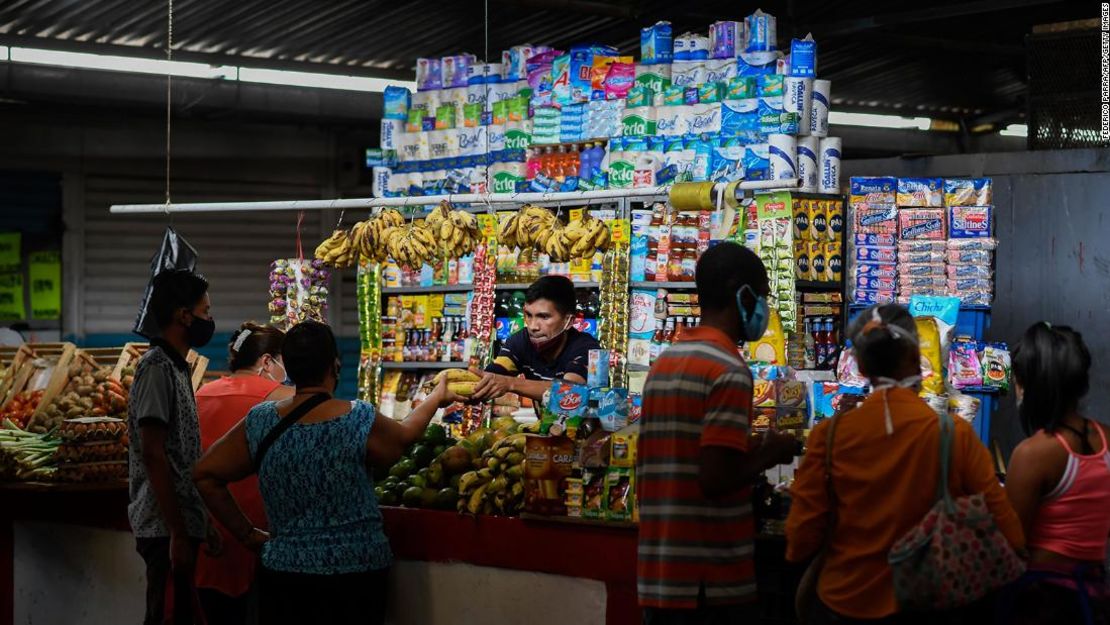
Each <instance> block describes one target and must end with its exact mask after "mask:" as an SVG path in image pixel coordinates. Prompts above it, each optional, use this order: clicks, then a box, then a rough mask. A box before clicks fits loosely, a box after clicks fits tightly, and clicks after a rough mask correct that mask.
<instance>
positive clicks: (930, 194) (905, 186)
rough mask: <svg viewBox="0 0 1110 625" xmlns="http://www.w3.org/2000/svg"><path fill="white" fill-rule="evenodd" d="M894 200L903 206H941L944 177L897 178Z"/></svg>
mask: <svg viewBox="0 0 1110 625" xmlns="http://www.w3.org/2000/svg"><path fill="white" fill-rule="evenodd" d="M896 202H897V204H898V206H905V207H921V208H942V207H943V206H944V179H943V178H899V179H898V193H897V197H896Z"/></svg>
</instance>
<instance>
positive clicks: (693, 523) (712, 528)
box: [636, 243, 798, 625]
mask: <svg viewBox="0 0 1110 625" xmlns="http://www.w3.org/2000/svg"><path fill="white" fill-rule="evenodd" d="M695 280H696V282H697V289H698V303H699V304H700V306H701V313H702V316H701V325H700V326H699V327H697V328H693V329H689V330H685V331H684V332H683V333H682V336H681V337H680V338H679V340H678V342H676V343H675V344H674V345H672V346H671V347H670V348H668V349H667V350H666V351H665V352H663V354H662V356H660V357H659V358H658V359H657V360H656V361H655V363H654V364H653V365H652V368H651V372H650V373H649V374H648V379H647V382H646V384H645V386H644V393H643V406H644V408H643V417H642V418H641V421H640V442H639V448H638V454H637V463H638V470H637V474H636V475H637V480H638V481H637V486H636V488H637V493H638V495H639V500H640V540H639V564H638V570H637V573H638V575H637V577H638V591H639V597H640V605H641V606H642V607H643V609H644V623H645V624H647V625H656V624H663V625H667V624H672V623H674V624H678V623H682V624H693V623H707V624H708V623H746V622H757V621H758V620H759V614H758V610H757V609H756V604H755V601H756V593H755V562H754V560H753V549H752V540H753V538H754V536H755V525H754V521H753V518H752V502H751V484H752V482H753V481H754V479H755V478H756V477H757V476H758V475H759V474H760V473H762V472H763V471H765V470H767V469H769V468H771V467H773V466H775V465H778V464H787V463H789V462H791V461H792V460H793V457H794V453H795V451H796V450H797V449H798V443H797V441H796V440H795V439H794V437H792V436H790V435H786V434H777V433H770V434H768V435H766V436H765V437H764V438H763V439H762V440H755V439H753V438H752V437H751V436H750V417H751V412H752V375H751V371H750V370H749V369H748V365H747V363H745V362H744V359H743V358H742V357H741V356H740V353H739V350H738V348H737V345H738V344H739V343H742V342H745V341H754V340H757V339H759V338H760V337H761V336H763V333H764V332H765V331H766V329H767V322H768V319H769V315H770V312H769V307H768V303H767V297H768V295H769V290H770V289H769V285H768V280H767V271H766V270H765V269H764V267H763V263H762V261H760V260H759V257H757V256H756V255H755V254H754V253H753V252H752V251H751V250H748V249H747V248H745V247H742V246H740V245H737V244H735V243H721V244H718V245H716V246H714V247H712V248H710V249H709V250H708V251H706V252H705V254H703V255H702V257H701V259H699V260H698V265H697V273H696V277H695Z"/></svg>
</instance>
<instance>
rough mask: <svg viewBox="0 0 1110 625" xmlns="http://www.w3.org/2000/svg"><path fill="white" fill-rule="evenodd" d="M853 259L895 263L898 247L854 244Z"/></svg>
mask: <svg viewBox="0 0 1110 625" xmlns="http://www.w3.org/2000/svg"><path fill="white" fill-rule="evenodd" d="M855 259H856V260H857V261H859V262H875V263H895V262H898V248H894V247H871V246H867V245H859V246H856V254H855Z"/></svg>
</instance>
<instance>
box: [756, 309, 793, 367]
mask: <svg viewBox="0 0 1110 625" xmlns="http://www.w3.org/2000/svg"><path fill="white" fill-rule="evenodd" d="M768 316H769V317H770V318H769V319H768V321H767V331H766V332H764V333H763V336H762V337H760V339H759V340H758V341H755V342H754V343H752V344H750V345H749V346H748V351H749V353H750V354H751V360H753V361H756V362H765V363H769V364H785V363H786V335H785V334H784V333H783V330H782V320H781V319H780V318H779V314H778V312H776V311H775V310H774V309H772V310H771V311H770V314H769V315H768Z"/></svg>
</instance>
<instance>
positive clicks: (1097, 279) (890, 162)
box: [844, 149, 1110, 454]
mask: <svg viewBox="0 0 1110 625" xmlns="http://www.w3.org/2000/svg"><path fill="white" fill-rule="evenodd" d="M867 175H882V176H951V177H967V176H974V177H980V176H986V177H990V178H992V179H993V180H994V206H995V216H994V217H995V236H996V237H997V238H998V240H999V248H998V252H997V255H996V261H995V262H996V273H995V290H996V296H995V301H994V307H993V310H992V313H991V326H990V328H989V329H988V331H987V339H988V340H999V341H1006V342H1007V343H1009V344H1010V345H1014V344H1015V343H1017V341H1018V340H1019V339H1020V338H1021V336H1022V334H1023V333H1024V332H1025V330H1026V329H1027V328H1028V327H1029V326H1030V325H1031V324H1033V323H1034V322H1036V321H1041V320H1045V321H1049V322H1051V323H1054V324H1060V325H1070V326H1072V327H1074V328H1076V329H1077V330H1079V331H1080V332H1082V333H1083V338H1084V340H1085V341H1086V342H1087V345H1088V347H1089V348H1090V350H1091V355H1092V358H1093V360H1094V362H1093V365H1092V367H1091V392H1090V394H1089V395H1088V397H1087V399H1086V402H1085V405H1086V407H1087V414H1088V415H1089V416H1091V417H1093V418H1096V419H1099V420H1101V421H1103V422H1106V423H1110V414H1108V413H1107V412H1106V411H1105V410H1104V409H1103V407H1104V406H1107V405H1110V371H1108V370H1107V367H1108V366H1110V334H1108V333H1106V332H1104V331H1103V328H1104V327H1105V325H1106V323H1107V321H1108V320H1110V219H1108V218H1107V211H1106V198H1108V197H1110V149H1088V150H1055V151H1039V152H1013V153H995V154H967V155H958V156H937V157H927V158H912V159H911V158H901V159H876V160H846V161H844V176H845V181H846V179H847V177H848V176H867ZM1015 415H1016V413H1015V410H1014V401H1013V395H1012V394H1011V395H1009V396H1008V397H1004V398H1002V401H1001V407H1000V409H999V410H998V412H996V413H995V415H994V416H993V420H992V422H991V433H992V437H993V438H995V439H997V440H998V441H999V442H1000V444H1001V446H1002V448H1003V450H1004V452H1006V453H1007V454H1008V453H1009V450H1010V449H1012V448H1013V446H1014V445H1016V444H1017V443H1018V442H1020V441H1021V440H1022V439H1023V438H1024V435H1023V434H1022V432H1021V428H1020V426H1019V425H1018V423H1017V419H1016V418H1015Z"/></svg>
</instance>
